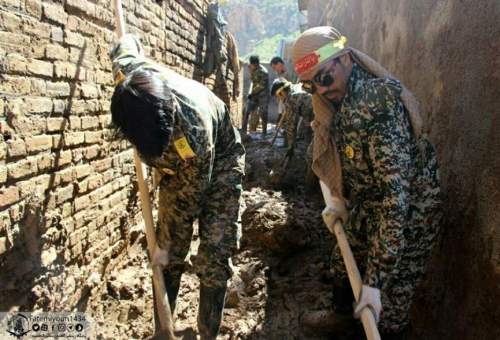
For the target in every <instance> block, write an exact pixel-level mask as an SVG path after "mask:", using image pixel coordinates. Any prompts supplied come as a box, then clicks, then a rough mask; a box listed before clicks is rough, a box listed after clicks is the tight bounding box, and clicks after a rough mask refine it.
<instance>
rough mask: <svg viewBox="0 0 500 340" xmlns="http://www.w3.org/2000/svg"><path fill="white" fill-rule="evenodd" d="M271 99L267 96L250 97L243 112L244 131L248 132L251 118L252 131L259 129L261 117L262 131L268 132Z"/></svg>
mask: <svg viewBox="0 0 500 340" xmlns="http://www.w3.org/2000/svg"><path fill="white" fill-rule="evenodd" d="M268 103H269V100H268V98H267V97H265V96H261V97H257V98H256V99H249V100H248V102H247V105H246V107H245V112H244V114H243V122H242V131H243V132H244V133H246V132H247V125H248V122H249V120H250V131H255V130H257V126H258V125H259V118H260V119H261V122H262V132H264V133H266V132H267V115H268Z"/></svg>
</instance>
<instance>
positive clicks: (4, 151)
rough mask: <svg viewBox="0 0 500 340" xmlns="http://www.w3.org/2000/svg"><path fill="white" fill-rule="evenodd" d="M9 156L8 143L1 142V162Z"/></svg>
mask: <svg viewBox="0 0 500 340" xmlns="http://www.w3.org/2000/svg"><path fill="white" fill-rule="evenodd" d="M6 156H7V143H5V142H1V141H0V160H2V159H5V157H6Z"/></svg>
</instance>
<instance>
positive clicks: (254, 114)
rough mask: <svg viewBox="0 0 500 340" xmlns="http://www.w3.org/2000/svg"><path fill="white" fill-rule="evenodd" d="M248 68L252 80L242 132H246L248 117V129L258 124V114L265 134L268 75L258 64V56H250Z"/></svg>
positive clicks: (253, 129) (254, 128)
mask: <svg viewBox="0 0 500 340" xmlns="http://www.w3.org/2000/svg"><path fill="white" fill-rule="evenodd" d="M249 61H250V63H249V64H248V70H249V71H250V79H251V80H252V85H251V90H250V94H249V95H248V101H247V105H246V108H245V112H244V115H243V123H242V125H243V126H242V132H243V133H246V132H247V125H248V119H249V118H250V131H255V130H256V129H257V125H259V115H260V119H261V122H262V135H263V136H265V135H266V134H267V109H268V108H267V106H268V103H269V93H268V89H269V75H268V72H267V70H266V68H265V67H264V66H262V65H261V64H260V60H259V57H258V56H256V55H253V56H250V60H249Z"/></svg>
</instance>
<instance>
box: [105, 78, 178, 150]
mask: <svg viewBox="0 0 500 340" xmlns="http://www.w3.org/2000/svg"><path fill="white" fill-rule="evenodd" d="M176 105H177V104H176V102H175V100H174V99H173V96H172V93H171V91H170V89H169V88H168V87H167V86H165V84H164V83H163V81H162V80H161V79H159V78H158V77H157V76H156V75H155V74H154V72H152V71H148V70H145V71H144V70H136V71H134V72H132V73H130V74H129V75H127V78H126V79H125V81H123V82H122V83H121V84H119V85H118V86H116V88H115V92H114V93H113V97H112V98H111V118H112V121H113V124H114V125H115V127H116V128H117V130H118V131H119V132H121V133H122V134H123V136H124V137H125V138H126V139H127V140H128V141H129V142H130V143H132V144H133V145H134V146H135V147H136V148H137V150H138V151H139V153H140V154H141V156H144V157H146V158H152V157H159V156H161V155H162V153H163V151H164V150H165V149H166V147H167V146H168V144H169V143H170V139H171V137H172V134H173V130H174V123H175V111H176V107H177V106H176Z"/></svg>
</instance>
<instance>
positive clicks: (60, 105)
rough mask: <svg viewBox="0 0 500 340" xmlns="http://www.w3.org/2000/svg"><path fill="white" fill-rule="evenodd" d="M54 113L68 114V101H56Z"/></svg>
mask: <svg viewBox="0 0 500 340" xmlns="http://www.w3.org/2000/svg"><path fill="white" fill-rule="evenodd" d="M53 110H54V113H64V112H66V101H65V100H61V99H54V109H53Z"/></svg>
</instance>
